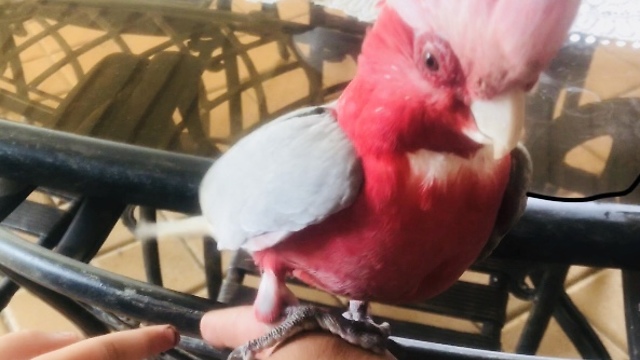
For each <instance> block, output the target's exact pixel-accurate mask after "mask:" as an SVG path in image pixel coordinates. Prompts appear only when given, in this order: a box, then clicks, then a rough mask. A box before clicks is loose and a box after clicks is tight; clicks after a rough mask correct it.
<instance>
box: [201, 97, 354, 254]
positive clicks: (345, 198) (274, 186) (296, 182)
mask: <svg viewBox="0 0 640 360" xmlns="http://www.w3.org/2000/svg"><path fill="white" fill-rule="evenodd" d="M361 183H362V170H361V168H360V162H359V160H358V158H357V156H356V153H355V150H354V149H353V146H352V144H351V142H350V141H349V139H348V138H347V137H346V135H345V134H344V132H343V131H342V129H341V128H340V127H339V125H338V123H337V122H336V120H335V118H334V115H333V112H332V109H331V108H330V107H314V108H306V109H302V110H299V111H297V112H294V113H291V114H289V115H286V116H284V117H281V118H279V119H276V120H274V121H272V122H271V123H269V124H266V125H264V126H263V127H261V128H259V129H258V130H256V131H255V132H253V133H251V134H249V135H248V136H246V137H245V138H243V139H242V140H241V141H239V142H238V143H237V144H236V145H235V146H233V147H232V148H231V149H230V150H229V151H228V152H227V153H226V154H225V155H223V156H222V157H221V158H220V159H219V160H218V161H216V162H215V163H214V165H213V166H212V167H211V169H210V170H209V171H208V173H207V174H206V175H205V177H204V179H203V181H202V185H201V189H200V205H201V207H202V212H203V215H204V216H205V217H206V218H207V220H208V221H209V222H211V225H212V232H213V235H214V237H215V238H216V240H217V242H218V247H219V248H221V249H238V248H244V249H246V250H249V251H258V250H261V249H264V248H267V247H270V246H273V245H274V244H276V243H277V242H279V241H280V240H282V239H284V238H286V237H287V236H288V235H289V234H291V233H293V232H296V231H298V230H301V229H303V228H305V227H307V226H309V225H311V224H315V223H318V222H320V221H322V220H323V219H325V218H326V217H327V216H329V215H331V214H333V213H335V212H337V211H339V210H341V209H343V208H345V207H347V206H349V205H350V204H351V203H352V202H353V200H354V198H355V196H356V195H357V194H358V192H359V190H360V186H361Z"/></svg>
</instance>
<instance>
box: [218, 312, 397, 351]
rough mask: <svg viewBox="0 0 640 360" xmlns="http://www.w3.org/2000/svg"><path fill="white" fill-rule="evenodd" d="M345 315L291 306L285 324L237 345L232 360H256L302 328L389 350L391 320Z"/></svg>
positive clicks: (366, 347)
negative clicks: (323, 331)
mask: <svg viewBox="0 0 640 360" xmlns="http://www.w3.org/2000/svg"><path fill="white" fill-rule="evenodd" d="M346 314H347V313H345V315H346ZM345 315H342V314H340V313H337V312H331V311H329V310H326V309H322V308H318V307H314V306H307V305H297V306H290V307H287V308H286V309H285V319H284V321H283V322H282V323H280V324H279V325H278V326H276V327H274V328H273V329H272V330H271V331H269V332H268V333H267V334H265V335H263V336H261V337H259V338H257V339H254V340H251V341H249V342H248V343H246V344H244V345H243V346H240V347H239V348H236V349H235V350H234V351H233V352H231V354H230V355H229V357H228V360H252V359H254V358H255V355H256V353H258V352H260V351H262V350H264V349H268V348H270V347H272V346H274V345H276V344H277V343H279V342H282V341H284V340H286V339H288V338H290V337H292V336H294V335H296V334H298V333H300V332H302V331H306V330H316V329H322V330H326V331H328V332H330V333H332V334H334V335H337V336H339V337H341V338H342V339H343V340H345V341H347V342H349V343H351V344H353V345H356V346H359V347H361V348H364V349H366V350H369V351H372V352H375V353H381V352H383V351H384V350H385V349H386V342H387V338H388V337H389V333H390V331H389V324H388V323H382V324H379V325H378V324H376V323H374V322H373V321H371V319H370V318H369V317H366V318H363V319H351V318H347V317H346V316H345Z"/></svg>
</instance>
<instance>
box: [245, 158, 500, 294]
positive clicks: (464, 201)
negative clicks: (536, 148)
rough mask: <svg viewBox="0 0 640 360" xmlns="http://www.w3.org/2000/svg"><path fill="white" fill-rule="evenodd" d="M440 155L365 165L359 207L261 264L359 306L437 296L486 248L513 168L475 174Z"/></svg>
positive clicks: (484, 168)
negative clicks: (368, 302)
mask: <svg viewBox="0 0 640 360" xmlns="http://www.w3.org/2000/svg"><path fill="white" fill-rule="evenodd" d="M434 156H435V157H434ZM438 156H439V155H438V154H431V153H417V154H413V155H408V156H407V158H406V159H405V160H406V161H404V162H402V161H401V162H398V163H392V164H389V163H384V162H383V163H379V162H376V161H373V162H371V163H367V162H364V164H363V165H364V169H365V174H366V177H365V185H364V189H363V192H362V195H361V196H360V197H359V198H358V199H357V200H356V202H355V203H354V204H353V206H351V207H349V208H347V209H345V210H343V211H341V212H339V213H336V214H334V215H333V216H331V217H330V218H328V219H327V220H325V221H324V222H322V223H320V224H316V225H313V226H310V227H308V228H306V229H304V230H302V231H300V232H298V233H296V234H294V235H292V236H291V237H290V238H289V239H287V240H285V241H283V242H282V243H280V244H279V245H277V246H275V247H273V248H271V249H268V250H265V251H263V252H261V253H260V254H257V256H256V260H257V261H258V263H259V264H260V265H262V266H268V267H274V266H275V267H276V268H281V269H283V270H284V271H289V272H291V273H293V274H294V275H295V276H296V277H298V278H300V279H301V280H303V281H305V282H307V283H310V284H311V285H314V286H317V287H319V288H322V289H324V290H327V291H329V292H332V293H335V294H339V295H344V296H348V297H350V298H354V299H361V300H377V301H385V302H397V301H403V302H405V301H412V300H421V299H425V298H429V297H431V296H434V295H436V294H437V293H439V292H441V291H443V290H444V289H446V288H447V287H448V286H450V285H451V284H452V283H453V282H454V281H455V280H456V279H457V278H458V277H459V276H460V274H461V273H462V272H463V271H464V270H465V269H466V268H468V266H469V265H470V264H471V263H472V262H473V261H474V260H475V259H476V258H477V256H478V254H479V253H480V251H481V250H482V248H483V246H484V244H485V243H486V241H487V239H488V237H489V234H490V233H491V230H492V228H493V225H494V222H495V216H496V213H497V210H498V208H499V205H500V202H501V199H502V193H503V191H504V187H505V185H506V182H507V180H508V179H507V177H508V168H509V161H508V160H506V161H502V162H498V163H495V164H493V163H491V164H489V163H487V164H484V163H482V161H484V160H487V161H488V159H484V160H483V159H480V160H479V161H480V164H479V165H478V164H475V165H478V166H475V165H474V164H471V165H474V166H471V167H469V166H468V164H465V163H464V162H463V163H456V164H452V163H448V161H449V160H451V159H447V158H439V157H438ZM457 160H461V159H457Z"/></svg>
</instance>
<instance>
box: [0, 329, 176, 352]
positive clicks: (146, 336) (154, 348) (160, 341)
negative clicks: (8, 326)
mask: <svg viewBox="0 0 640 360" xmlns="http://www.w3.org/2000/svg"><path fill="white" fill-rule="evenodd" d="M178 341H179V335H178V332H177V331H176V330H175V328H173V327H172V326H168V325H158V326H149V327H144V328H140V329H135V330H128V331H121V332H116V333H111V334H107V335H103V336H98V337H94V338H90V339H83V338H82V337H80V336H79V335H77V334H74V333H49V332H43V331H35V330H26V331H19V332H15V333H11V334H8V335H5V336H2V337H0V354H2V357H3V358H4V359H12V360H28V359H30V360H86V359H92V360H142V359H145V358H148V357H150V356H154V355H158V354H160V353H162V352H164V351H167V350H169V349H171V348H173V347H174V346H175V345H176V344H177V343H178Z"/></svg>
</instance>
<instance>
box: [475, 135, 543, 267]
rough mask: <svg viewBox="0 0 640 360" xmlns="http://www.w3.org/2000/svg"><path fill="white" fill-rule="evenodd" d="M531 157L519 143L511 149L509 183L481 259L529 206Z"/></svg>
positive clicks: (490, 251)
mask: <svg viewBox="0 0 640 360" xmlns="http://www.w3.org/2000/svg"><path fill="white" fill-rule="evenodd" d="M531 171H532V167H531V158H530V157H529V152H528V151H527V149H526V148H525V147H524V146H522V145H518V146H517V147H516V148H515V149H513V150H512V151H511V172H510V174H509V183H508V184H507V188H506V189H505V192H504V195H503V196H502V203H501V204H500V209H499V210H498V216H497V218H496V223H495V225H494V227H493V232H492V233H491V236H490V237H489V241H488V242H487V244H486V245H485V247H484V249H482V253H481V254H480V256H479V259H480V260H482V259H485V258H487V257H488V256H489V255H491V253H492V252H493V250H495V248H496V247H497V246H498V245H499V244H500V241H501V240H502V238H503V237H504V236H505V235H506V234H507V232H509V230H511V228H512V227H513V226H514V225H515V224H516V222H518V220H519V219H520V216H522V214H523V213H524V209H525V207H526V206H527V191H528V190H529V185H530V183H531Z"/></svg>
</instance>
